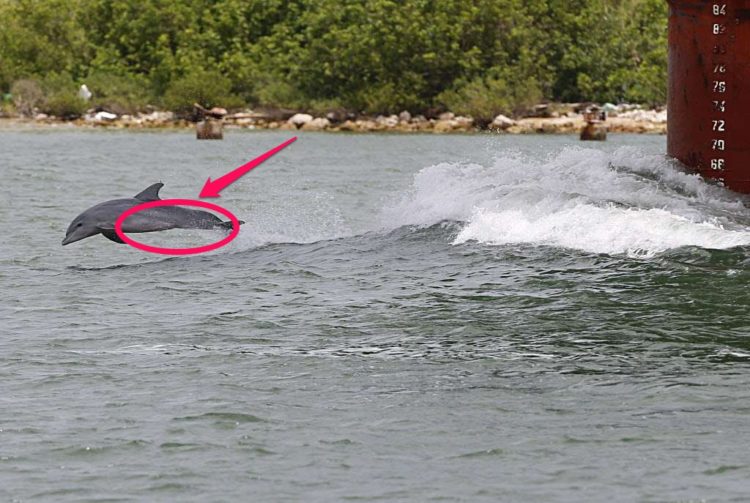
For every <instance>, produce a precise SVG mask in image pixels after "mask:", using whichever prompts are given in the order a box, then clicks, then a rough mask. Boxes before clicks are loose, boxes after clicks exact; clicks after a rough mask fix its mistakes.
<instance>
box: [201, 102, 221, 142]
mask: <svg viewBox="0 0 750 503" xmlns="http://www.w3.org/2000/svg"><path fill="white" fill-rule="evenodd" d="M193 106H194V107H195V110H196V113H197V114H198V115H199V117H200V118H201V120H199V121H198V122H196V123H195V137H196V138H197V139H199V140H222V139H223V138H224V116H225V115H226V114H227V111H226V110H225V109H223V108H217V107H214V108H212V109H211V110H206V109H205V108H204V107H202V106H201V105H199V104H198V103H193Z"/></svg>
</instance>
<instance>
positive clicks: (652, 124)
mask: <svg viewBox="0 0 750 503" xmlns="http://www.w3.org/2000/svg"><path fill="white" fill-rule="evenodd" d="M554 115H556V116H547V117H539V116H536V117H524V118H520V119H515V120H514V119H510V118H508V117H505V116H503V115H498V116H497V117H496V118H495V120H493V121H492V122H491V123H490V124H488V125H487V126H486V127H481V126H479V125H477V124H476V123H475V121H474V120H473V119H472V118H471V117H462V116H456V115H454V114H452V113H450V112H446V113H443V114H441V115H440V116H438V117H436V118H432V119H427V118H425V117H424V116H421V115H420V116H416V117H412V116H411V115H410V114H409V113H408V112H402V113H401V114H399V115H390V116H383V115H379V116H377V117H367V116H361V117H347V118H345V119H342V120H338V118H337V117H335V115H334V114H328V116H327V117H313V116H312V115H309V114H305V113H295V114H285V115H281V116H280V115H279V114H278V113H276V114H274V113H264V112H252V111H247V112H239V113H234V114H228V115H226V116H225V117H224V119H223V126H224V128H225V129H226V130H238V129H244V130H276V129H278V130H288V131H319V132H347V133H405V134H409V133H432V134H473V133H483V132H491V133H498V134H579V133H580V132H581V130H582V129H583V128H584V126H585V125H586V121H585V120H584V116H583V114H580V113H575V112H566V113H565V114H564V115H560V114H554ZM603 125H604V126H606V128H607V131H608V132H609V133H631V134H666V132H667V117H666V112H663V111H657V110H644V109H640V108H636V109H632V110H628V111H624V112H620V113H612V114H610V116H609V117H608V118H607V119H606V121H604V122H603ZM30 129H33V130H37V129H114V130H157V129H179V130H182V129H195V122H191V121H188V120H185V119H178V118H176V117H175V115H174V114H173V113H171V112H152V113H150V114H140V115H137V116H129V115H123V116H118V117H115V118H112V117H111V114H106V113H104V114H103V113H101V112H100V113H89V114H87V115H85V116H84V117H82V118H78V119H73V120H63V119H58V118H55V117H47V116H44V115H43V114H40V115H38V116H37V117H36V118H24V117H0V131H8V130H30Z"/></svg>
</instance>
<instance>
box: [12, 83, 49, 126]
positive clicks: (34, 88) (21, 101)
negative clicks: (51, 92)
mask: <svg viewBox="0 0 750 503" xmlns="http://www.w3.org/2000/svg"><path fill="white" fill-rule="evenodd" d="M10 94H11V95H12V96H13V104H14V105H15V107H16V111H17V112H18V113H19V114H21V115H26V116H28V117H30V116H31V115H33V114H34V109H35V108H37V107H38V106H39V105H41V104H42V103H43V102H44V92H43V91H42V87H41V86H40V85H39V83H38V82H37V81H36V80H33V79H22V80H17V81H15V82H14V83H13V85H12V86H11V88H10Z"/></svg>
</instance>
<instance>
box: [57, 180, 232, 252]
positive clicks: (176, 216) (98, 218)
mask: <svg viewBox="0 0 750 503" xmlns="http://www.w3.org/2000/svg"><path fill="white" fill-rule="evenodd" d="M163 186H164V184H163V183H155V184H153V185H151V186H149V187H147V188H146V189H144V190H143V191H142V192H140V193H139V194H137V195H136V196H135V197H132V198H129V199H113V200H112V201H106V202H104V203H100V204H97V205H96V206H92V207H91V208H89V209H87V210H86V211H84V212H83V213H81V214H80V215H78V216H77V217H76V218H75V219H74V220H73V222H71V224H70V226H69V227H68V231H67V232H66V233H65V239H63V242H62V244H63V246H65V245H67V244H70V243H75V242H76V241H80V240H81V239H85V238H87V237H89V236H94V235H96V234H102V235H103V236H104V237H105V238H107V239H111V240H112V241H114V242H116V243H123V242H124V241H123V240H121V239H120V237H119V236H118V235H117V233H116V232H115V221H117V218H118V217H119V216H120V215H122V213H123V212H124V211H126V210H128V209H130V208H132V207H133V206H137V205H139V204H143V203H145V202H148V201H160V200H161V198H160V197H159V189H161V188H162V187H163ZM240 223H244V222H242V221H240ZM231 228H232V222H222V221H221V219H220V218H219V217H217V216H216V215H214V214H213V213H209V212H207V211H201V210H194V209H189V208H183V207H181V206H157V207H155V208H148V209H146V210H143V211H139V212H138V213H134V214H132V215H130V216H129V217H128V218H127V219H126V220H125V222H123V224H122V230H123V232H126V233H129V232H155V231H164V230H167V229H225V230H229V229H231Z"/></svg>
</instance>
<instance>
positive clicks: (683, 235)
mask: <svg viewBox="0 0 750 503" xmlns="http://www.w3.org/2000/svg"><path fill="white" fill-rule="evenodd" d="M749 219H750V214H749V213H748V210H747V209H746V208H745V207H744V206H743V204H742V201H740V199H739V197H738V196H737V195H735V194H731V193H729V192H727V191H725V190H723V189H721V188H718V187H714V186H711V185H708V184H706V183H705V182H703V181H702V180H701V179H700V178H699V177H697V176H695V175H691V174H687V173H683V172H680V171H678V170H676V169H675V166H674V165H672V164H671V163H670V161H668V160H667V159H666V158H665V157H664V156H660V155H645V154H643V153H641V152H639V151H638V150H637V149H633V148H621V149H618V150H616V151H615V152H612V153H607V152H604V151H601V150H596V149H585V148H565V149H562V150H561V151H559V152H556V153H553V154H551V155H549V156H548V157H546V158H543V159H538V158H537V159H534V158H532V157H530V156H525V157H524V156H521V155H519V154H514V155H504V156H500V157H498V158H497V159H496V160H495V162H494V163H493V164H492V165H491V166H487V167H485V166H480V165H476V164H445V163H444V164H439V165H436V166H431V167H428V168H425V169H423V170H421V171H420V172H419V173H417V174H416V175H415V177H414V183H413V186H412V189H411V190H410V191H409V192H408V193H407V194H406V195H405V196H404V197H403V198H402V199H401V200H400V201H398V202H397V203H396V204H395V205H393V206H392V207H390V208H387V209H386V210H384V212H383V224H384V225H383V226H384V227H396V226H402V225H419V226H427V225H434V224H436V223H439V222H441V221H445V220H452V221H457V222H462V223H465V226H464V227H463V229H462V230H461V231H460V233H459V235H458V236H457V238H456V239H455V241H454V242H455V243H456V244H459V243H465V242H467V241H470V240H471V241H478V242H480V243H486V244H493V245H500V244H508V243H532V244H544V245H551V246H560V247H566V248H572V249H577V250H583V251H587V252H593V253H608V254H620V253H626V254H630V255H638V256H646V257H648V256H653V255H654V254H657V253H660V252H663V251H666V250H669V249H673V248H678V247H683V246H698V247H703V248H730V247H734V246H742V245H748V244H750V232H748V230H747V226H746V223H747V222H748V220H749Z"/></svg>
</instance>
